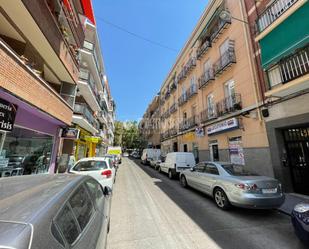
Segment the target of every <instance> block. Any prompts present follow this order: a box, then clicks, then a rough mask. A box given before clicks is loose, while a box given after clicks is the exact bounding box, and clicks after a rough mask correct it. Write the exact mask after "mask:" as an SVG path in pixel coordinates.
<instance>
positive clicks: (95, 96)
mask: <svg viewBox="0 0 309 249" xmlns="http://www.w3.org/2000/svg"><path fill="white" fill-rule="evenodd" d="M79 79H80V80H79V82H78V86H79V90H80V94H81V95H82V96H83V97H84V98H85V99H86V101H87V103H88V104H89V105H90V106H91V108H92V109H93V110H97V111H100V110H101V106H100V103H101V98H100V94H99V92H98V89H97V87H96V84H95V82H94V79H93V77H92V75H91V73H90V72H89V71H88V70H86V69H83V68H80V71H79ZM85 83H86V84H85Z"/></svg>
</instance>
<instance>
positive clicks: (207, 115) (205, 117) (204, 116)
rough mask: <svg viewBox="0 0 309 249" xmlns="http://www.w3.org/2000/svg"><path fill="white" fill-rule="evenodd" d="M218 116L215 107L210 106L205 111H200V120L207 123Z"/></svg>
mask: <svg viewBox="0 0 309 249" xmlns="http://www.w3.org/2000/svg"><path fill="white" fill-rule="evenodd" d="M216 117H217V113H216V110H215V107H214V106H213V107H208V108H207V109H205V110H204V111H202V112H201V113H200V121H201V122H202V123H205V122H207V121H209V120H212V119H214V118H216Z"/></svg>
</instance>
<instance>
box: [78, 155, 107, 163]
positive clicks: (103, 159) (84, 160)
mask: <svg viewBox="0 0 309 249" xmlns="http://www.w3.org/2000/svg"><path fill="white" fill-rule="evenodd" d="M106 160H107V156H102V157H85V158H82V159H79V160H78V161H77V162H87V161H106ZM77 162H76V163H77Z"/></svg>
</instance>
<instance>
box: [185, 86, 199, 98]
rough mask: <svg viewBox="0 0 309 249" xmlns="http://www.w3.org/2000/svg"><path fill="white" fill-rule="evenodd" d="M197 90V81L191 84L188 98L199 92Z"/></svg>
mask: <svg viewBox="0 0 309 249" xmlns="http://www.w3.org/2000/svg"><path fill="white" fill-rule="evenodd" d="M197 91H198V88H197V85H196V84H195V83H194V84H191V85H190V87H189V89H188V93H187V95H188V99H190V98H192V97H193V96H194V95H195V94H197Z"/></svg>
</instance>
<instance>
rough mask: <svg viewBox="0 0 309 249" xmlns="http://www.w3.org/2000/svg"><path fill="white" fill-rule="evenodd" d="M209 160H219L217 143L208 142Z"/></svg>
mask: <svg viewBox="0 0 309 249" xmlns="http://www.w3.org/2000/svg"><path fill="white" fill-rule="evenodd" d="M209 153H210V161H219V147H218V144H217V143H215V144H209Z"/></svg>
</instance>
